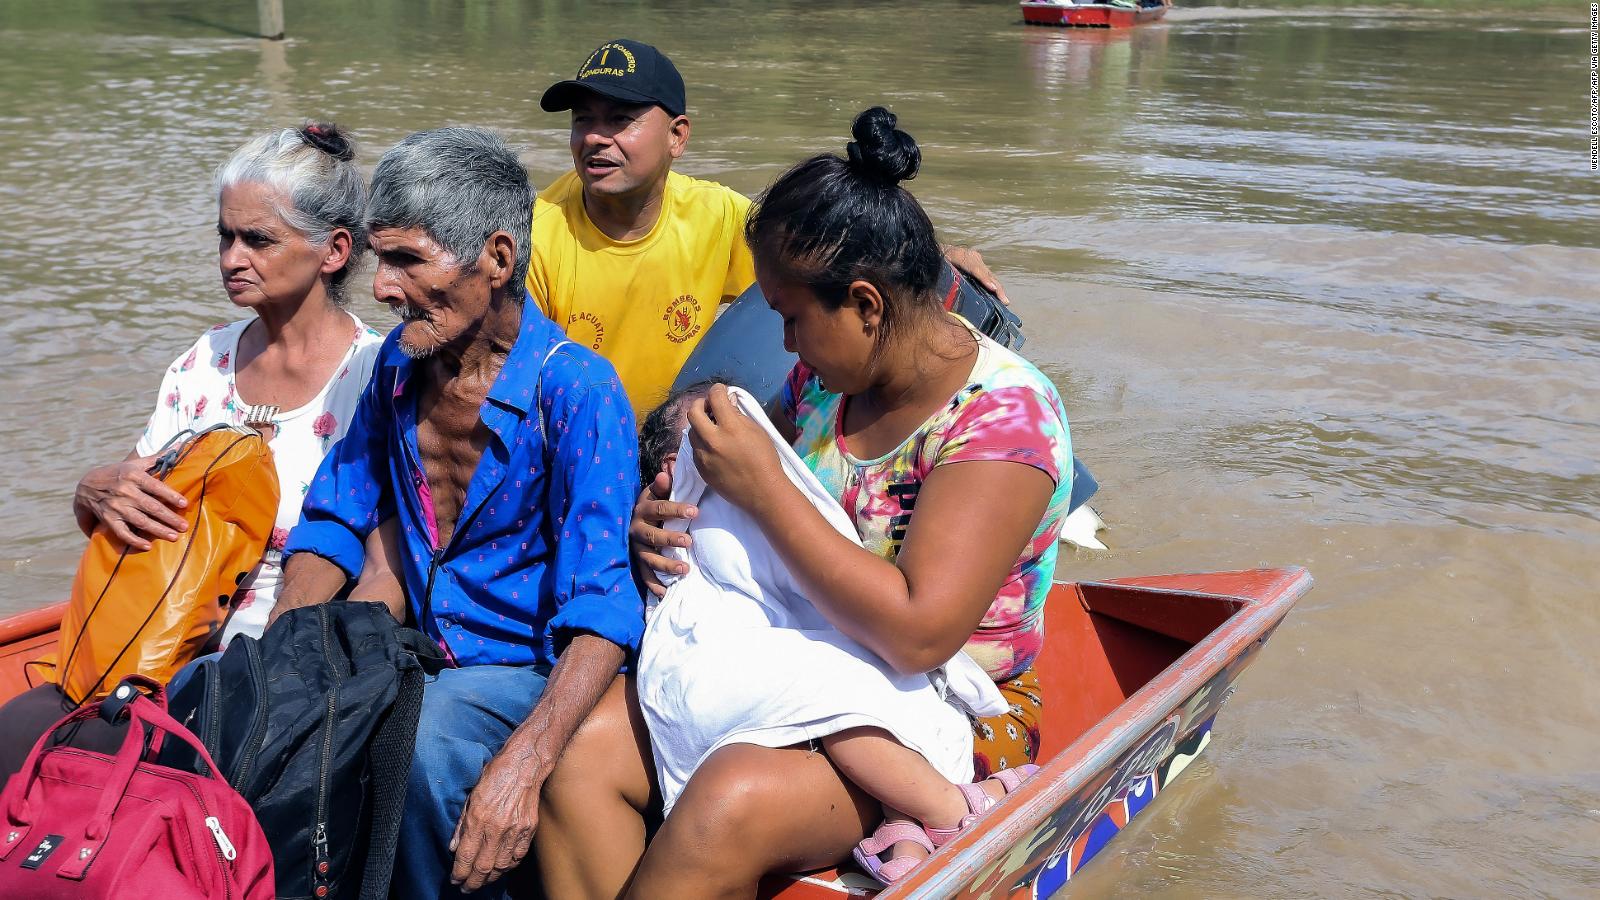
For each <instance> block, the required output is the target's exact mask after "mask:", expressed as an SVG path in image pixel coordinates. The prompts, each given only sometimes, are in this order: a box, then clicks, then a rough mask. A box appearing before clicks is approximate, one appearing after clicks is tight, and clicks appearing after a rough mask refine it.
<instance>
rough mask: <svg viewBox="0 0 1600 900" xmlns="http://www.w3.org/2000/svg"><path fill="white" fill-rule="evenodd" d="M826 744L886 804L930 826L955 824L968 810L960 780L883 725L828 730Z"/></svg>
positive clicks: (847, 772) (840, 763)
mask: <svg viewBox="0 0 1600 900" xmlns="http://www.w3.org/2000/svg"><path fill="white" fill-rule="evenodd" d="M822 746H823V749H825V750H826V751H827V753H828V758H829V759H831V760H833V764H834V765H835V766H837V767H838V768H839V771H840V772H842V773H843V774H844V776H845V777H846V778H848V779H850V781H851V782H853V783H854V784H855V785H856V787H859V788H861V789H862V790H863V791H866V792H867V793H868V794H871V795H872V796H873V797H874V798H875V799H877V800H878V802H880V803H882V804H883V805H884V807H885V809H886V810H898V811H900V812H901V813H904V814H905V815H906V816H908V817H910V818H912V819H914V820H916V821H917V822H919V823H921V824H922V825H923V826H924V827H926V828H954V827H956V826H957V825H959V824H961V819H962V818H963V817H965V816H966V814H967V801H966V799H965V798H963V797H962V796H961V792H960V791H959V790H957V789H956V786H955V785H954V784H951V783H950V782H949V781H948V780H946V779H945V777H944V776H943V775H940V774H939V772H938V770H937V769H935V768H934V767H933V766H932V765H930V764H929V763H928V761H927V760H926V759H923V758H922V754H920V753H918V752H916V751H915V750H912V749H911V748H909V747H907V746H905V745H904V744H901V743H900V742H899V741H897V740H895V739H894V737H893V736H891V735H890V734H889V732H887V731H884V730H883V729H882V728H851V729H848V730H846V731H841V732H838V733H837V734H830V735H828V736H827V737H825V738H823V739H822ZM892 817H893V816H892V815H891V818H892Z"/></svg>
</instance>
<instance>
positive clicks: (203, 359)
mask: <svg viewBox="0 0 1600 900" xmlns="http://www.w3.org/2000/svg"><path fill="white" fill-rule="evenodd" d="M347 315H348V313H347ZM350 319H351V320H352V321H353V322H354V323H355V326H356V336H355V338H354V340H352V341H351V342H350V349H349V350H347V351H345V356H344V359H343V360H342V361H341V362H340V363H339V367H338V368H337V369H335V370H334V374H333V377H332V378H330V379H329V380H328V383H327V384H325V385H323V387H322V390H321V391H319V392H318V393H317V396H316V397H315V398H313V399H312V400H311V402H309V403H307V404H306V405H305V406H302V407H300V408H299V409H291V410H284V411H281V412H279V413H278V417H277V418H276V419H274V420H273V423H274V424H275V425H277V430H276V433H275V434H274V435H273V436H272V439H271V440H270V441H269V442H268V446H269V447H271V448H272V460H273V464H274V466H275V467H276V468H277V470H278V516H277V519H276V522H275V525H276V527H275V528H273V529H272V537H271V538H270V539H269V540H268V542H267V550H266V553H265V554H264V555H263V556H262V558H261V565H260V566H258V567H257V568H256V570H255V571H254V572H252V573H251V574H250V577H248V578H247V579H246V580H245V581H244V583H243V584H241V585H240V587H239V591H238V593H236V594H235V595H234V599H233V612H232V615H231V617H230V618H229V619H228V625H227V628H226V629H225V630H224V632H223V641H224V643H226V642H227V641H230V640H232V639H233V637H234V636H235V635H238V634H248V635H251V636H253V637H260V636H261V632H262V630H263V629H265V628H266V625H267V614H268V613H270V612H271V611H272V606H273V604H274V603H276V602H277V597H278V586H279V582H280V581H281V580H282V576H283V572H282V569H281V567H280V563H281V557H282V551H283V545H284V542H285V541H287V540H288V538H289V529H290V528H293V527H294V525H295V523H296V522H298V521H299V520H300V503H301V500H302V499H303V498H304V497H305V493H306V490H307V489H308V488H309V486H310V484H311V478H312V476H314V475H315V474H316V472H317V466H319V465H321V464H322V458H323V457H324V456H326V455H327V453H328V448H329V447H330V446H332V444H333V442H335V441H337V440H338V439H339V438H340V437H342V436H343V435H344V433H345V430H346V429H347V428H349V427H350V417H351V416H352V415H354V414H355V409H356V401H357V400H359V399H360V398H361V392H362V390H363V389H364V388H365V387H366V386H367V379H368V378H369V377H370V376H371V374H372V364H373V362H374V361H375V360H376V359H377V357H378V348H379V347H381V346H382V345H383V335H381V334H379V333H378V332H376V331H373V330H372V329H371V328H368V327H367V326H366V325H365V324H364V323H363V322H362V321H361V320H360V319H358V318H356V317H355V316H354V315H351V316H350ZM254 321H255V318H254V317H251V318H248V319H241V320H239V321H237V322H233V323H231V324H228V325H217V326H215V327H213V328H212V329H210V330H209V331H207V332H206V333H205V334H203V335H201V336H200V340H198V341H196V342H195V343H194V346H192V347H190V348H189V349H188V350H185V351H184V352H183V353H182V354H181V355H179V357H178V358H177V359H176V360H174V361H173V363H172V365H171V366H169V367H168V368H167V372H166V375H165V376H164V377H163V378H162V379H161V390H160V391H158V392H157V393H156V397H157V398H158V399H157V402H156V408H155V411H154V412H152V413H151V414H150V422H149V424H148V425H146V426H145V430H144V434H143V435H142V436H141V437H140V438H139V444H138V447H137V452H138V453H139V455H140V456H148V455H150V454H152V453H155V452H156V451H158V450H160V449H161V448H162V447H163V446H164V445H165V444H166V443H167V441H169V440H171V439H172V438H173V437H174V436H175V435H177V434H178V433H180V432H182V431H183V430H184V429H192V430H194V431H201V430H203V429H206V428H210V427H211V426H213V425H239V424H242V423H243V422H244V415H245V411H246V410H247V409H248V408H249V406H250V403H249V401H248V400H243V399H240V397H239V392H238V389H237V387H236V386H235V385H234V381H233V378H234V368H233V360H234V359H235V357H237V356H238V351H239V336H240V335H242V334H244V330H245V328H246V327H248V326H249V325H250V323H251V322H254Z"/></svg>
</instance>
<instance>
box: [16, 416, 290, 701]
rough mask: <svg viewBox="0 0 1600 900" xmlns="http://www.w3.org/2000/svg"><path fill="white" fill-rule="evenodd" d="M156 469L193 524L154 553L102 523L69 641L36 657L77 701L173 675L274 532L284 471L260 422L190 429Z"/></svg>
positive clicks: (76, 590) (70, 613) (84, 564)
mask: <svg viewBox="0 0 1600 900" xmlns="http://www.w3.org/2000/svg"><path fill="white" fill-rule="evenodd" d="M150 473H151V474H152V475H155V476H156V477H157V478H160V479H161V480H162V481H164V482H166V483H167V485H168V486H169V487H171V488H172V489H173V490H175V491H177V492H178V493H180V494H182V495H183V496H184V497H185V498H187V499H188V501H189V504H188V506H186V507H184V508H183V510H181V514H182V515H183V517H184V519H185V520H187V521H188V523H189V528H188V530H187V531H185V532H183V533H182V534H179V535H178V539H177V540H175V541H152V542H151V547H150V549H149V550H146V551H144V552H139V551H134V550H130V549H129V548H128V546H127V545H126V544H124V543H122V542H121V541H120V540H118V539H117V538H115V537H113V536H112V535H111V532H110V531H109V530H108V529H107V528H106V526H104V525H100V526H98V527H96V528H95V530H94V534H93V535H92V536H90V538H89V549H88V550H85V551H84V554H83V559H82V561H80V562H79V563H78V575H77V578H75V579H74V580H73V582H72V598H71V600H70V601H68V603H67V610H66V613H65V614H64V615H63V616H62V617H61V639H60V643H59V646H58V649H57V650H56V653H55V654H52V655H51V656H49V657H46V658H44V659H41V660H38V661H37V662H36V663H34V664H35V665H38V666H40V667H42V668H43V669H44V670H45V671H46V673H47V674H46V678H47V679H48V680H51V681H55V682H56V683H57V684H59V685H60V686H61V689H62V691H63V692H65V693H66V695H67V697H68V698H69V699H71V700H72V701H73V702H74V703H80V704H81V703H84V702H87V701H88V700H91V699H98V698H100V697H104V696H105V695H106V694H108V693H110V691H111V689H112V688H113V687H115V686H116V685H117V684H118V683H119V682H120V681H122V679H123V678H124V677H126V676H128V675H133V674H138V675H144V676H147V677H150V678H154V679H156V680H157V681H161V682H165V681H167V680H168V679H170V678H171V677H172V675H173V673H175V672H176V671H177V670H178V669H180V668H182V667H183V666H184V664H186V663H188V662H189V661H190V660H191V659H193V658H194V657H195V656H196V655H197V654H198V652H199V650H200V648H201V647H202V646H204V645H205V643H206V640H207V639H208V638H210V637H211V636H212V635H213V634H214V633H215V632H216V631H217V629H218V628H220V627H222V623H223V621H224V620H225V619H226V618H227V605H228V599H229V598H230V597H232V596H233V593H234V591H235V590H236V589H237V587H238V585H239V584H240V582H242V581H244V579H245V577H246V576H247V575H249V574H250V571H251V570H252V569H254V568H255V567H256V565H257V564H259V563H260V562H261V554H262V553H263V552H264V551H265V550H266V547H267V540H268V538H269V537H270V536H271V534H272V525H273V521H274V520H275V519H276V518H277V515H278V471H277V469H276V468H274V467H273V464H272V451H271V450H270V449H268V447H267V441H266V438H264V437H262V436H261V433H260V432H258V431H256V430H255V429H253V428H243V427H236V426H229V425H219V426H216V427H214V428H209V429H207V430H205V431H202V432H200V433H199V434H192V433H185V434H180V435H179V436H178V437H175V438H173V439H172V440H171V441H169V442H168V446H167V448H166V449H165V450H164V452H163V453H162V454H161V456H160V458H159V459H158V460H157V462H156V464H155V466H154V467H152V468H151V470H150ZM58 661H59V662H58Z"/></svg>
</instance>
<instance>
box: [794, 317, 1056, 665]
mask: <svg viewBox="0 0 1600 900" xmlns="http://www.w3.org/2000/svg"><path fill="white" fill-rule="evenodd" d="M979 342H980V343H979V348H978V359H977V362H976V363H974V364H973V368H972V374H971V375H970V376H969V377H968V379H967V383H966V385H965V386H963V387H962V388H961V389H960V390H959V391H957V392H956V394H955V396H953V397H952V398H951V399H950V402H949V403H947V404H945V406H944V407H943V408H941V409H940V410H939V411H938V412H936V413H934V414H933V415H932V416H931V417H929V419H928V420H927V421H926V422H924V423H923V424H922V426H921V427H920V428H918V429H917V430H916V431H915V432H913V433H912V434H911V435H910V436H909V437H907V438H906V439H905V440H904V441H903V442H901V444H900V446H898V447H896V448H895V449H894V450H891V451H890V452H888V453H886V454H884V455H883V456H880V457H878V458H877V459H867V460H862V459H857V458H856V457H854V456H852V455H851V454H850V452H849V451H848V450H846V449H845V446H844V441H843V440H842V439H841V438H840V436H839V424H840V417H841V415H842V413H843V410H844V402H843V401H844V398H843V397H842V396H841V395H839V394H834V393H829V392H828V391H826V390H824V389H823V387H822V383H821V381H820V380H819V379H818V378H817V377H816V376H815V374H814V373H813V372H812V371H811V369H810V368H809V367H807V366H806V365H805V364H804V363H800V364H797V365H796V366H795V368H794V370H793V371H792V372H790V374H789V378H788V381H787V382H786V383H785V384H784V387H783V409H784V412H785V413H786V414H787V415H788V416H789V418H790V420H791V421H792V422H793V423H794V425H795V427H796V428H797V429H798V431H799V435H798V437H797V438H796V439H795V450H796V452H798V453H799V454H800V456H801V458H802V459H804V460H805V461H806V464H807V465H808V466H810V467H811V470H812V471H813V472H815V473H816V474H817V478H818V479H820V480H821V481H822V484H823V486H824V487H826V488H827V489H828V492H829V493H831V494H833V495H834V496H835V497H837V498H839V502H840V504H841V505H842V506H844V508H845V511H846V512H848V513H849V514H850V515H851V517H852V518H853V519H854V520H855V524H856V530H857V531H859V532H860V534H861V540H862V543H864V544H865V545H866V547H867V549H868V550H871V551H872V552H873V553H876V554H877V555H878V556H880V557H882V558H884V559H886V560H889V561H890V562H893V561H894V560H895V558H896V557H897V555H898V554H899V552H900V542H901V540H902V539H903V538H904V536H905V534H906V530H907V528H908V527H909V526H910V523H911V517H912V515H913V513H914V509H915V507H916V500H917V494H918V493H919V492H920V491H921V489H922V484H923V482H924V481H925V480H927V477H928V474H929V473H930V472H932V471H933V470H934V469H935V468H937V467H938V466H942V465H948V464H950V463H955V462H962V461H968V460H1003V461H1008V462H1017V463H1022V464H1024V465H1030V466H1034V467H1035V468H1038V469H1040V470H1042V471H1043V472H1044V473H1045V474H1046V475H1049V476H1050V478H1051V479H1052V480H1053V481H1054V482H1055V485H1056V488H1055V492H1054V493H1053V494H1052V495H1051V497H1050V505H1049V507H1048V508H1047V509H1046V510H1045V514H1044V519H1043V521H1041V522H1040V523H1039V527H1038V528H1037V529H1036V530H1035V531H1034V533H1033V537H1032V539H1030V540H1029V541H1028V545H1027V546H1026V547H1025V548H1023V551H1022V555H1021V556H1019V557H1018V558H1017V562H1016V565H1014V566H1012V568H1011V573H1010V574H1009V575H1008V576H1007V577H1006V581H1005V583H1004V585H1002V586H1001V588H1000V593H999V594H998V595H997V596H996V597H995V600H994V603H993V604H992V605H991V606H990V607H989V610H988V612H986V613H985V614H984V616H983V620H982V621H981V622H980V623H979V626H978V630H977V632H976V633H974V634H973V635H972V638H971V639H970V640H969V641H968V642H967V645H966V648H965V649H966V651H967V653H968V654H969V655H970V656H972V658H973V659H975V660H977V661H978V664H979V665H981V666H983V668H984V670H985V671H986V672H988V673H989V675H990V677H992V678H994V679H995V680H996V681H1001V680H1004V679H1007V678H1012V677H1014V676H1016V675H1017V674H1018V673H1020V672H1023V671H1025V670H1026V669H1027V668H1028V666H1029V665H1031V664H1032V662H1033V659H1034V657H1036V656H1038V654H1039V650H1040V648H1041V647H1042V646H1043V642H1044V601H1045V597H1046V596H1047V595H1048V594H1049V592H1050V583H1051V580H1052V577H1053V576H1054V574H1055V568H1056V552H1057V551H1056V541H1057V539H1058V538H1059V537H1060V535H1061V522H1062V520H1063V519H1064V518H1065V517H1066V514H1067V502H1068V500H1070V499H1071V496H1072V440H1071V437H1070V434H1069V432H1068V428H1067V414H1066V410H1065V408H1064V407H1063V406H1062V403H1061V395H1060V394H1059V393H1058V392H1057V391H1056V388H1055V385H1053V384H1051V383H1050V379H1048V378H1046V377H1045V376H1044V374H1043V373H1042V372H1040V371H1039V370H1038V369H1037V368H1035V367H1034V366H1033V364H1032V363H1030V362H1028V361H1027V360H1025V359H1023V358H1022V357H1020V356H1018V355H1017V354H1015V353H1013V352H1011V351H1010V350H1007V349H1005V348H1004V347H1001V346H1000V345H999V344H996V343H995V342H993V341H991V340H990V339H989V338H987V337H981V336H980V337H979ZM969 528H970V529H971V534H972V539H973V540H981V539H982V535H983V525H982V523H970V524H969Z"/></svg>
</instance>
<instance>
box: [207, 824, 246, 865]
mask: <svg viewBox="0 0 1600 900" xmlns="http://www.w3.org/2000/svg"><path fill="white" fill-rule="evenodd" d="M206 827H207V828H209V829H211V836H212V837H214V838H216V839H217V849H218V850H221V851H222V858H223V859H225V860H227V861H228V862H233V861H234V860H236V859H238V858H239V851H238V849H237V848H235V847H234V846H233V841H230V840H228V833H227V832H226V831H223V830H222V823H221V822H220V821H218V820H217V817H216V816H206Z"/></svg>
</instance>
